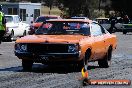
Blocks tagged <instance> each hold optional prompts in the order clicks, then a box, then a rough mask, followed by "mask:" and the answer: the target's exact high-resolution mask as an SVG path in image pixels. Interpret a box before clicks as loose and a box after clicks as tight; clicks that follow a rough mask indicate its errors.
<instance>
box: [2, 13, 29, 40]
mask: <svg viewBox="0 0 132 88" xmlns="http://www.w3.org/2000/svg"><path fill="white" fill-rule="evenodd" d="M5 19H6V34H5V35H4V40H6V41H12V40H14V39H16V38H17V37H21V36H25V35H27V34H28V31H29V27H30V25H29V24H26V23H23V22H22V21H21V19H20V17H19V16H18V15H5Z"/></svg>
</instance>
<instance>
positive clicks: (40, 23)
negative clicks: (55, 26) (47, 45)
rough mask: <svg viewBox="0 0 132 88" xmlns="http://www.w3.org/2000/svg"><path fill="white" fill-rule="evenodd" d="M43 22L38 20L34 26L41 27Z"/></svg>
mask: <svg viewBox="0 0 132 88" xmlns="http://www.w3.org/2000/svg"><path fill="white" fill-rule="evenodd" d="M42 23H43V22H37V23H33V24H32V26H34V27H40V26H41V25H42Z"/></svg>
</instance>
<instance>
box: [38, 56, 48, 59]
mask: <svg viewBox="0 0 132 88" xmlns="http://www.w3.org/2000/svg"><path fill="white" fill-rule="evenodd" d="M40 57H41V59H42V60H48V59H49V57H48V56H40Z"/></svg>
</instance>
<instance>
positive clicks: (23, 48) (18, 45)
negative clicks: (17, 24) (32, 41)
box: [15, 44, 27, 52]
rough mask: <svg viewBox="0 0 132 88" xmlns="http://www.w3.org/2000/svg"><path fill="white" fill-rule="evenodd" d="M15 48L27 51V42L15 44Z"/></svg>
mask: <svg viewBox="0 0 132 88" xmlns="http://www.w3.org/2000/svg"><path fill="white" fill-rule="evenodd" d="M15 50H19V51H22V52H25V51H27V44H15Z"/></svg>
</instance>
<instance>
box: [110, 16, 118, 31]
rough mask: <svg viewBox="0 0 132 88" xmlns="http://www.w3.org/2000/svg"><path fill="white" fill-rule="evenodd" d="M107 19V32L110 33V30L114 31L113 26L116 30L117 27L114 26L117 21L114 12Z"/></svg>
mask: <svg viewBox="0 0 132 88" xmlns="http://www.w3.org/2000/svg"><path fill="white" fill-rule="evenodd" d="M109 21H110V23H111V27H110V29H109V32H110V33H112V32H114V30H113V29H114V28H115V29H116V30H117V28H116V27H115V24H116V22H117V18H116V16H115V14H112V16H111V17H110V19H109Z"/></svg>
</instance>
